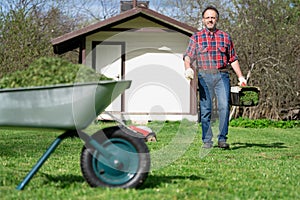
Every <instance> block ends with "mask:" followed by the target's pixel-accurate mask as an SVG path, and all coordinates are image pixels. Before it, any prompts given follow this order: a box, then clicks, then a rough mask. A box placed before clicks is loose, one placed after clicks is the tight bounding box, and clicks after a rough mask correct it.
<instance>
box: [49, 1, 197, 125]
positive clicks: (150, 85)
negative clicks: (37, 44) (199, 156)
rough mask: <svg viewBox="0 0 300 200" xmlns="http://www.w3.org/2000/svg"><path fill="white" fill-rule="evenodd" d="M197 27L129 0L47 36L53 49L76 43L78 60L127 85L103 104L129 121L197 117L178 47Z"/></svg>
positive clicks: (59, 51) (181, 47)
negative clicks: (109, 13) (110, 12)
mask: <svg viewBox="0 0 300 200" xmlns="http://www.w3.org/2000/svg"><path fill="white" fill-rule="evenodd" d="M195 31H197V29H195V28H193V27H191V26H189V25H187V24H184V23H181V22H179V21H176V20H174V19H172V18H170V17H167V16H165V15H162V14H160V13H158V12H156V11H154V10H151V9H149V8H148V6H147V4H144V3H143V4H142V3H141V4H138V3H136V1H133V8H130V9H129V10H125V11H123V12H121V13H120V14H119V15H117V16H114V17H112V18H109V19H106V20H104V21H100V22H97V23H95V24H92V25H89V26H87V27H85V28H82V29H80V30H77V31H74V32H71V33H67V34H65V35H62V36H60V37H58V38H55V39H53V40H52V45H53V48H54V52H55V53H56V54H63V53H65V52H67V51H71V50H73V49H79V63H83V64H85V65H87V66H91V67H92V68H94V69H95V70H97V71H98V72H101V73H103V74H104V75H106V76H108V77H111V78H114V79H116V80H120V79H126V80H132V85H131V87H130V89H128V90H126V91H125V92H124V94H123V95H122V96H121V97H119V98H118V99H117V100H115V101H114V102H112V104H111V105H110V106H109V107H107V109H106V111H110V112H112V113H113V114H115V115H121V117H122V118H123V119H127V120H132V121H151V120H181V119H183V118H187V119H189V120H195V121H196V120H198V115H197V99H196V85H197V83H196V80H195V79H194V80H193V81H191V82H189V81H187V80H186V79H185V77H184V63H183V59H182V57H183V53H184V52H185V50H186V47H187V45H188V41H189V37H190V36H191V35H192V34H193V33H194V32H195Z"/></svg>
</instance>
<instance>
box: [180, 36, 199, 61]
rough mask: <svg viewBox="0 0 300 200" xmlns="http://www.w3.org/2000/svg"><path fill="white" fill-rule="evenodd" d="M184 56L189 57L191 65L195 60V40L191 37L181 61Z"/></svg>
mask: <svg viewBox="0 0 300 200" xmlns="http://www.w3.org/2000/svg"><path fill="white" fill-rule="evenodd" d="M185 56H188V57H190V59H191V63H193V62H194V61H195V60H196V58H197V57H196V40H195V37H194V36H192V37H191V38H190V41H189V45H188V47H187V49H186V52H185V54H184V55H183V59H184V58H185Z"/></svg>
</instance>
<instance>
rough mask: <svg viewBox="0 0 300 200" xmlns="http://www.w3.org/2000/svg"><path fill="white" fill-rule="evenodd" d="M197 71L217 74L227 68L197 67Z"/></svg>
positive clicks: (225, 70)
mask: <svg viewBox="0 0 300 200" xmlns="http://www.w3.org/2000/svg"><path fill="white" fill-rule="evenodd" d="M198 72H202V73H207V74H217V73H220V72H229V68H222V69H199V70H198Z"/></svg>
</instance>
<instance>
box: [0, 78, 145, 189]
mask: <svg viewBox="0 0 300 200" xmlns="http://www.w3.org/2000/svg"><path fill="white" fill-rule="evenodd" d="M130 85H131V81H128V80H122V81H100V82H95V83H77V84H64V85H53V86H43V87H30V88H16V89H1V90H0V102H1V104H0V126H3V127H36V128H45V129H46V128H50V129H59V130H64V133H63V134H61V135H60V136H58V137H57V138H56V139H55V140H54V141H53V143H52V144H51V145H50V146H49V148H48V149H47V150H46V152H45V153H44V154H43V155H42V156H41V158H40V159H39V160H38V162H37V163H36V164H35V166H33V168H32V169H31V171H30V172H29V173H28V174H27V175H26V177H25V178H24V179H23V181H22V182H21V183H20V184H19V185H18V186H17V189H18V190H22V189H24V187H25V186H26V185H27V184H28V183H29V181H30V180H31V178H32V177H33V176H34V174H35V173H36V172H37V171H38V170H39V169H40V167H41V166H42V165H43V164H44V162H45V161H46V160H47V159H48V157H49V156H50V155H51V153H53V152H54V150H55V149H56V148H57V147H58V145H59V144H60V143H61V141H62V140H64V139H66V138H69V137H74V136H75V137H80V138H81V139H82V140H83V141H84V142H85V146H84V148H83V150H82V154H81V159H80V160H81V170H82V173H83V176H84V178H85V180H86V181H87V182H88V183H89V185H91V186H93V187H96V186H108V187H122V188H130V187H137V186H139V185H140V184H141V183H142V182H144V180H145V179H146V177H147V175H148V171H149V168H150V157H149V150H148V148H147V146H146V144H145V143H144V141H142V140H141V139H139V138H135V137H133V136H135V135H134V132H132V131H129V129H128V128H124V129H122V127H117V126H116V127H110V128H105V129H102V130H99V131H97V132H96V133H94V135H91V136H90V135H88V134H87V133H85V132H83V131H82V129H84V128H86V127H87V126H88V125H90V124H91V122H93V121H94V120H95V118H96V117H97V116H98V115H99V114H100V113H102V112H103V111H104V110H105V108H106V107H107V106H108V105H110V104H111V102H112V101H113V100H114V99H116V98H117V97H118V96H119V95H120V94H122V93H123V92H124V91H125V90H126V89H128V88H129V87H130ZM100 172H101V173H100Z"/></svg>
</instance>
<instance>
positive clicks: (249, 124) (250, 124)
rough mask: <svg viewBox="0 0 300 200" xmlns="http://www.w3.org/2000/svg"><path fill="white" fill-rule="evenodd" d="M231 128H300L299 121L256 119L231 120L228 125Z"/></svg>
mask: <svg viewBox="0 0 300 200" xmlns="http://www.w3.org/2000/svg"><path fill="white" fill-rule="evenodd" d="M229 125H230V126H232V127H244V128H269V127H274V128H296V127H300V121H299V120H294V121H282V120H281V121H275V120H270V119H257V120H251V119H247V118H237V119H233V120H231V121H230V123H229Z"/></svg>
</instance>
